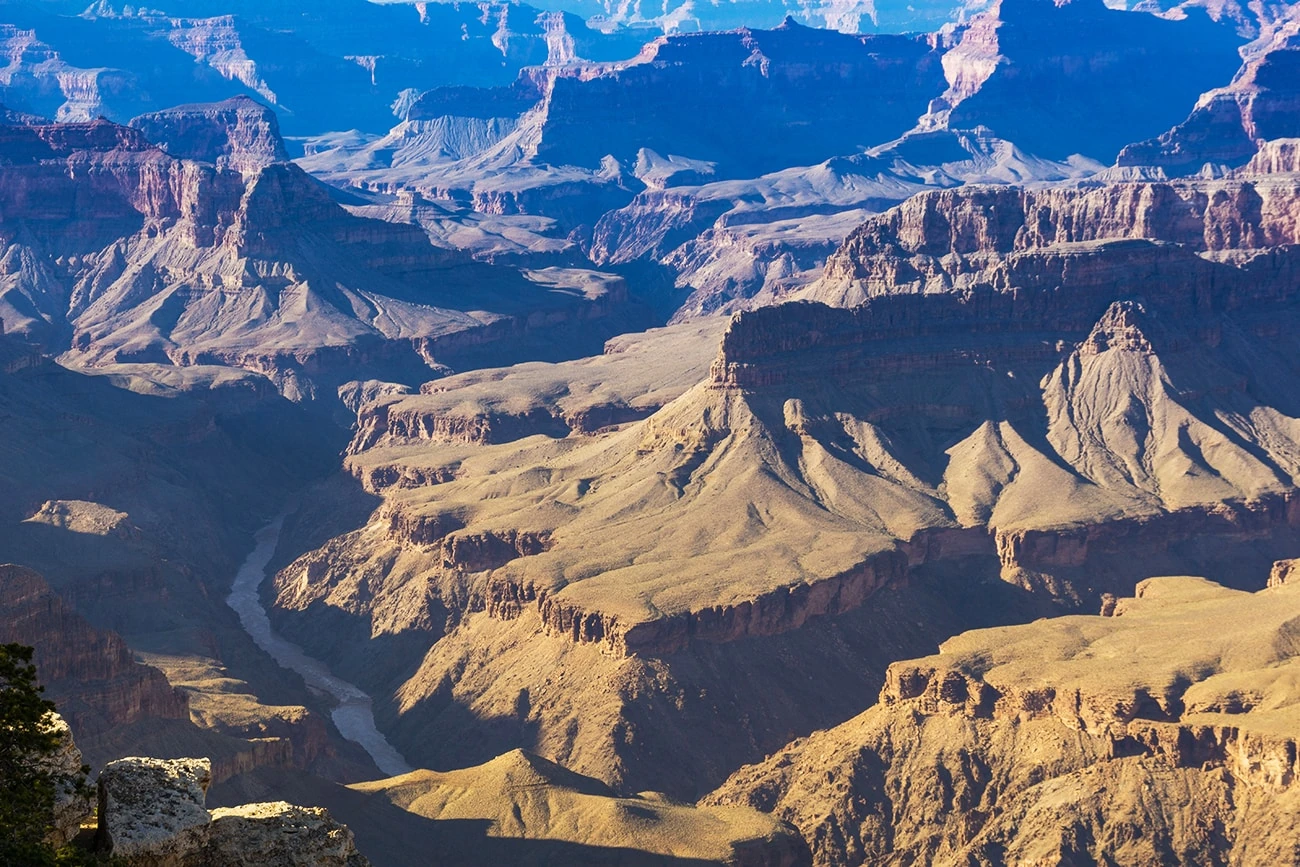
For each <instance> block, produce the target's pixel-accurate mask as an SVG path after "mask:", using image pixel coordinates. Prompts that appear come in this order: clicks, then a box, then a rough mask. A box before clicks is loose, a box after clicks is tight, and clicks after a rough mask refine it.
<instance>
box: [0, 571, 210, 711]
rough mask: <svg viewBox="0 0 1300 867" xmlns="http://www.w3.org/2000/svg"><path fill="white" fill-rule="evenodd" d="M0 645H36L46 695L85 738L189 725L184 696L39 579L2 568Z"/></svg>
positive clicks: (115, 636)
mask: <svg viewBox="0 0 1300 867" xmlns="http://www.w3.org/2000/svg"><path fill="white" fill-rule="evenodd" d="M0 611H3V612H4V613H5V617H4V623H3V625H0V642H17V643H19V644H25V645H27V646H29V647H35V648H36V653H35V663H36V669H37V673H38V676H39V678H40V681H41V683H43V684H44V685H45V687H46V696H47V697H48V698H49V699H51V700H52V701H54V703H55V704H57V705H58V706H59V710H60V713H61V714H62V715H63V717H64V718H65V719H67V720H68V723H69V724H70V725H71V726H72V727H73V728H74V729H76V730H77V731H79V732H82V734H83V735H84V736H91V737H94V736H99V735H103V734H106V733H107V732H109V731H110V730H112V729H114V728H116V727H119V726H128V725H131V724H133V723H138V722H141V721H143V720H154V719H158V720H185V721H186V722H188V721H189V706H188V703H187V702H186V699H185V696H184V694H182V693H181V692H179V691H177V690H176V689H174V688H172V685H171V684H170V683H168V682H167V678H166V677H165V676H163V673H162V672H161V671H159V670H157V669H156V668H151V667H150V666H147V665H141V664H139V663H137V662H136V661H135V658H134V656H133V655H132V653H131V650H130V648H128V647H127V645H126V642H125V641H123V640H122V637H121V636H119V635H117V634H115V633H112V632H104V631H101V630H98V629H95V628H94V627H93V626H91V625H90V624H89V623H87V622H86V620H85V619H84V618H82V617H81V616H80V615H78V614H77V613H76V612H75V611H73V610H70V609H69V608H68V607H67V606H66V605H65V604H64V603H63V600H62V599H60V598H59V596H58V595H57V594H56V593H55V592H54V591H53V590H51V589H50V586H49V585H48V584H46V583H45V579H43V578H42V577H41V576H40V575H39V574H37V573H36V572H33V571H32V570H30V569H24V568H22V567H19V566H2V567H0Z"/></svg>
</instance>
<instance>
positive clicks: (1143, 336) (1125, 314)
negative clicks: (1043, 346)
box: [1079, 301, 1152, 355]
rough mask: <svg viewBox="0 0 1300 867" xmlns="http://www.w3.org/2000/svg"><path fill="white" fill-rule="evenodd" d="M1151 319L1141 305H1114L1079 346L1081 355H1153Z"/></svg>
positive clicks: (1135, 302)
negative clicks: (1118, 351)
mask: <svg viewBox="0 0 1300 867" xmlns="http://www.w3.org/2000/svg"><path fill="white" fill-rule="evenodd" d="M1150 320H1151V317H1150V314H1148V313H1147V309H1146V307H1145V306H1144V305H1143V304H1142V302H1141V301H1115V302H1113V303H1112V304H1111V305H1110V307H1108V308H1106V312H1105V313H1103V314H1102V316H1101V318H1100V319H1098V320H1097V324H1096V325H1094V326H1093V327H1092V332H1091V333H1090V334H1089V335H1088V337H1087V339H1086V340H1084V341H1083V343H1081V344H1080V345H1079V353H1080V354H1081V355H1100V354H1101V353H1103V352H1106V351H1108V350H1111V349H1117V350H1120V351H1126V352H1148V353H1149V352H1152V347H1151V339H1150V333H1151V321H1150Z"/></svg>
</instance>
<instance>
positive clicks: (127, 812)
mask: <svg viewBox="0 0 1300 867" xmlns="http://www.w3.org/2000/svg"><path fill="white" fill-rule="evenodd" d="M211 781H212V763H211V761H209V760H208V759H151V758H127V759H118V760H117V761H115V762H109V763H108V764H107V765H106V766H105V767H104V770H103V772H102V773H100V775H99V839H98V845H99V848H100V849H103V850H105V851H107V852H108V853H109V854H111V855H113V856H115V857H120V858H125V859H126V860H127V863H132V864H134V863H139V864H150V865H157V867H173V865H175V867H179V865H181V864H185V863H187V861H186V860H185V859H186V856H187V855H189V854H190V853H193V852H196V851H198V850H200V849H202V848H203V845H204V843H205V842H206V837H207V830H208V828H207V826H208V823H209V822H211V820H212V817H211V816H210V815H209V813H208V810H207V807H205V806H204V800H205V799H206V797H207V791H208V784H209V783H210V782H211Z"/></svg>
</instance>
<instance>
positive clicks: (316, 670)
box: [226, 515, 411, 776]
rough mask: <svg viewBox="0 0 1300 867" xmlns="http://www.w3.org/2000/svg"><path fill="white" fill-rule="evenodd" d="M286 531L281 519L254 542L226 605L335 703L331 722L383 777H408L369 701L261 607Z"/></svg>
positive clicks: (253, 634)
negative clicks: (274, 623) (285, 634)
mask: <svg viewBox="0 0 1300 867" xmlns="http://www.w3.org/2000/svg"><path fill="white" fill-rule="evenodd" d="M283 525H284V515H280V516H279V517H277V518H276V519H275V520H274V521H272V522H271V523H269V524H267V525H266V526H265V527H263V528H262V529H261V530H259V531H258V532H257V535H256V536H254V537H253V538H254V539H255V540H256V542H257V547H255V548H254V549H253V552H252V553H251V554H249V555H248V559H247V560H245V561H244V565H243V566H240V567H239V572H238V573H237V574H236V575H235V584H234V586H233V587H232V588H231V590H230V596H229V597H228V598H227V599H226V603H227V604H228V605H229V606H230V607H231V608H233V609H234V610H235V613H236V614H238V615H239V622H240V623H242V624H243V626H244V631H245V632H247V633H248V634H249V635H250V636H251V637H252V639H253V641H254V642H255V643H256V644H257V646H258V647H260V648H262V649H263V650H265V651H266V652H267V653H269V654H270V655H271V657H272V658H273V659H274V660H275V661H276V662H278V663H280V665H281V666H283V667H284V668H287V669H289V670H291V671H296V672H297V673H298V674H300V675H302V679H303V680H305V681H306V682H307V686H309V687H311V688H312V689H315V690H318V691H320V692H323V693H326V694H327V695H329V696H330V697H331V698H333V700H334V702H335V707H334V711H333V713H332V714H331V716H332V717H333V719H334V725H335V726H337V727H338V730H339V733H340V734H342V735H343V737H345V738H347V739H348V740H350V741H352V742H353V743H356V744H358V745H359V746H360V747H361V748H362V749H363V750H365V751H366V752H367V753H369V754H370V758H372V759H373V760H374V762H375V764H376V765H377V766H378V767H379V770H380V771H382V772H383V773H385V774H388V775H389V776H396V775H397V774H405V773H407V772H409V771H410V770H411V766H410V765H409V764H407V762H406V759H404V758H403V757H402V754H401V753H399V752H398V751H397V749H396V748H394V747H393V745H392V744H390V743H389V742H388V739H387V738H385V737H384V736H383V734H382V733H380V731H379V729H378V728H376V727H375V714H374V708H373V706H372V704H371V702H370V696H368V695H366V693H365V692H364V691H363V690H362V689H361V688H360V687H357V686H354V685H352V684H350V683H348V682H347V681H346V680H343V679H341V678H338V677H335V676H334V675H333V674H331V673H330V670H329V668H328V667H327V666H326V665H325V663H323V662H321V661H320V660H318V659H314V658H312V657H310V656H308V655H307V653H306V652H305V651H304V650H303V649H302V648H301V647H299V646H298V645H296V644H294V643H293V642H292V641H288V640H287V639H284V638H282V637H280V636H279V635H277V634H276V632H275V630H274V629H272V628H271V621H270V619H269V618H268V617H267V616H266V609H265V608H263V607H262V599H261V595H260V593H259V590H260V588H261V586H262V582H263V581H265V580H266V567H267V564H269V563H270V562H271V557H272V556H274V555H275V546H276V545H277V544H278V543H279V541H280V528H281V527H282V526H283Z"/></svg>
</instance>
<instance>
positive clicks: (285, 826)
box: [97, 758, 369, 867]
mask: <svg viewBox="0 0 1300 867" xmlns="http://www.w3.org/2000/svg"><path fill="white" fill-rule="evenodd" d="M210 781H211V769H210V766H209V762H208V760H207V759H150V758H127V759H119V760H117V761H115V762H110V763H109V764H108V765H107V766H106V767H105V768H104V770H103V771H102V772H101V773H100V775H99V833H98V836H97V846H98V848H99V849H100V850H101V851H102V852H104V853H105V854H107V855H109V856H111V857H113V858H115V859H121V860H122V861H123V862H124V863H125V864H128V865H141V867H144V865H148V867H227V865H243V864H247V865H254V864H276V865H286V867H289V865H293V867H296V865H303V867H306V865H337V867H365V865H367V864H368V863H369V862H368V861H366V859H365V858H364V857H363V856H362V855H361V854H360V853H358V852H357V849H356V845H355V844H354V843H353V838H352V832H351V831H349V830H348V829H347V828H346V827H345V826H343V825H340V824H339V823H337V822H335V821H334V820H333V819H332V818H330V815H329V813H328V812H326V811H325V810H324V809H322V808H320V807H296V806H293V805H291V804H287V803H284V802H283V801H281V802H277V803H266V804H246V805H243V806H240V807H233V808H222V809H217V810H213V811H211V812H209V811H208V809H207V808H206V807H205V806H204V801H205V800H206V797H207V789H208V784H209V783H210Z"/></svg>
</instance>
